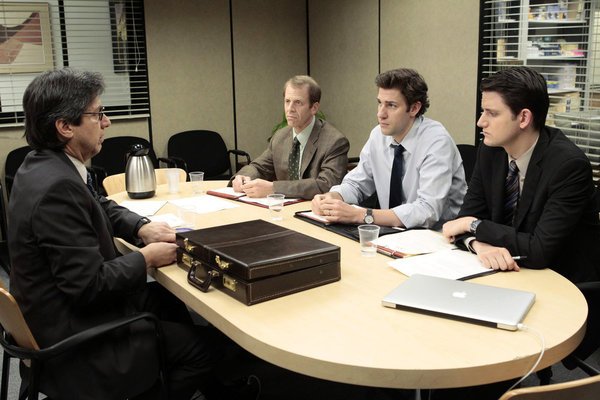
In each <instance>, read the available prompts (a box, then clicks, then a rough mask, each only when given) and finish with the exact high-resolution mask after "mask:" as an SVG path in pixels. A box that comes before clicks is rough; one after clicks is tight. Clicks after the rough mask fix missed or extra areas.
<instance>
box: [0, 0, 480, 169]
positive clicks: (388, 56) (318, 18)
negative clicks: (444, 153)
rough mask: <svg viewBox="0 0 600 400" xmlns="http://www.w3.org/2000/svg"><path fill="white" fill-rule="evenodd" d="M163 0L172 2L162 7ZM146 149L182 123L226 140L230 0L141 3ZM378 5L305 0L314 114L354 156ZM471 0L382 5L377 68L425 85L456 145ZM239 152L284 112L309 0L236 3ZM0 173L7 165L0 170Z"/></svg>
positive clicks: (469, 103)
mask: <svg viewBox="0 0 600 400" xmlns="http://www.w3.org/2000/svg"><path fill="white" fill-rule="evenodd" d="M165 5H168V6H165ZM144 6H145V12H146V31H147V49H148V64H149V71H148V76H149V85H150V101H151V114H152V119H151V124H152V135H153V140H154V148H155V151H156V153H157V155H158V156H163V155H166V143H167V140H168V138H169V137H170V136H171V135H172V134H173V133H176V132H179V131H182V130H186V129H197V128H205V129H212V130H215V131H217V132H220V133H221V134H222V135H223V137H224V139H225V141H226V143H227V145H228V147H230V148H233V147H234V106H233V99H232V97H233V76H232V65H231V41H230V27H229V1H228V0H198V1H186V0H170V1H168V2H167V1H162V0H146V1H145V2H144ZM377 7H378V1H377V0H328V1H319V0H311V1H309V10H308V12H309V20H310V21H309V27H310V28H309V29H310V61H311V66H310V70H311V74H312V75H313V76H314V77H315V78H316V79H317V81H319V83H320V84H321V86H322V87H323V99H322V103H321V107H322V110H323V111H324V112H325V113H326V115H327V119H328V120H329V121H331V122H332V123H333V124H334V125H336V126H337V127H338V128H340V130H342V131H343V132H344V133H346V135H347V136H348V137H349V138H350V142H351V149H350V155H351V156H352V155H358V153H359V151H360V148H361V147H362V145H363V144H364V142H365V140H366V138H367V135H368V132H369V131H370V130H371V128H372V127H373V126H374V125H375V124H376V123H377V121H376V101H375V97H376V88H375V85H374V83H373V80H374V78H375V76H376V75H377V73H378V63H379V60H378V43H377V38H378V28H379V26H378V12H379V10H378V8H377ZM478 22H479V3H478V2H477V1H476V0H446V1H443V2H440V1H435V0H420V1H416V0H404V1H397V0H381V27H380V28H381V44H380V45H381V69H382V70H386V69H390V68H396V67H399V66H405V67H413V68H416V69H417V70H419V71H420V72H421V73H422V74H423V75H424V77H425V79H426V80H427V82H428V84H429V88H430V97H431V103H432V106H431V109H430V110H429V111H428V113H427V116H429V117H431V118H434V119H437V120H439V121H441V122H442V123H443V124H444V125H445V126H446V127H447V128H448V130H449V131H450V133H451V134H452V136H453V137H454V139H455V140H456V142H457V143H473V138H474V126H475V101H476V73H477V45H478V44H477V37H478ZM233 28H234V55H235V85H236V92H235V93H236V107H235V110H236V113H237V132H238V148H241V149H244V150H247V151H249V152H250V154H251V156H252V157H253V158H254V157H257V156H258V155H259V154H260V153H261V152H262V150H263V149H264V148H265V147H266V145H267V142H266V139H267V137H268V135H269V133H270V131H271V128H272V127H273V126H274V125H275V124H277V123H278V122H279V121H280V120H281V118H282V111H283V108H282V97H281V87H282V85H283V83H284V81H285V80H286V79H287V78H289V77H290V76H292V75H295V74H301V73H306V71H307V65H306V64H307V42H306V36H307V35H306V9H305V2H299V1H295V0H256V1H252V2H248V1H245V0H234V1H233ZM22 132H23V129H22V128H13V129H0V157H1V158H0V159H1V160H4V159H5V158H6V154H7V153H8V151H9V150H11V149H12V148H16V147H19V146H22V145H23V144H24V141H23V140H21V139H20V137H21V135H22ZM106 134H107V136H117V135H133V136H141V137H148V135H149V128H148V123H147V120H145V119H135V120H132V121H123V120H118V121H117V120H115V121H113V126H112V127H111V128H110V129H109V130H107V133H106ZM0 173H1V174H2V175H4V163H3V162H2V163H1V165H0Z"/></svg>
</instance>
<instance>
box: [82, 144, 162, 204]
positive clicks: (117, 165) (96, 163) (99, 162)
mask: <svg viewBox="0 0 600 400" xmlns="http://www.w3.org/2000/svg"><path fill="white" fill-rule="evenodd" d="M138 143H140V144H143V145H144V146H146V147H148V148H149V149H150V151H149V152H148V155H149V156H150V159H151V160H152V165H154V168H158V159H157V157H156V153H154V149H153V148H152V145H151V144H150V142H148V141H147V140H146V139H144V138H141V137H136V136H117V137H112V138H107V139H104V142H103V143H102V150H100V153H98V154H96V155H95V156H94V157H92V161H91V169H92V170H93V171H94V173H95V175H96V183H95V185H96V186H97V187H96V190H97V191H98V190H99V189H100V190H99V193H102V194H105V193H104V188H103V187H101V186H100V183H102V181H104V178H106V177H107V176H109V175H116V174H120V173H121V172H125V167H126V166H127V155H128V154H129V150H130V149H131V146H133V145H134V144H138ZM92 178H94V174H92Z"/></svg>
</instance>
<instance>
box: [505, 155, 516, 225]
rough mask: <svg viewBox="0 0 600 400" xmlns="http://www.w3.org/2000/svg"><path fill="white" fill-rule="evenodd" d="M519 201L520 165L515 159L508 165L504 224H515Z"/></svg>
mask: <svg viewBox="0 0 600 400" xmlns="http://www.w3.org/2000/svg"><path fill="white" fill-rule="evenodd" d="M518 201H519V167H517V163H516V162H515V160H512V161H511V162H510V164H509V165H508V175H506V181H505V182H504V225H510V226H512V225H513V224H514V218H515V211H516V209H517V202H518Z"/></svg>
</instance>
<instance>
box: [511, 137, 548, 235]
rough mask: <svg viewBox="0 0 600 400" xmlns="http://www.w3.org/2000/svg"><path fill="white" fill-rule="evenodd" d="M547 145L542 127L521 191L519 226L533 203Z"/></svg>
mask: <svg viewBox="0 0 600 400" xmlns="http://www.w3.org/2000/svg"><path fill="white" fill-rule="evenodd" d="M547 147H548V135H547V134H546V133H545V131H544V130H543V129H542V131H541V132H540V137H539V139H538V142H537V144H536V146H535V149H533V154H531V160H529V165H528V166H527V175H526V176H525V182H523V192H522V193H521V198H520V199H519V204H518V206H517V224H516V227H517V228H518V227H519V226H520V225H521V223H522V222H523V219H524V218H525V216H526V215H527V214H528V211H529V208H530V207H531V203H532V202H533V197H534V195H535V193H536V191H537V187H538V184H539V182H540V176H541V174H542V168H541V167H540V165H539V164H540V162H541V161H542V159H543V157H544V152H545V151H546V148H547Z"/></svg>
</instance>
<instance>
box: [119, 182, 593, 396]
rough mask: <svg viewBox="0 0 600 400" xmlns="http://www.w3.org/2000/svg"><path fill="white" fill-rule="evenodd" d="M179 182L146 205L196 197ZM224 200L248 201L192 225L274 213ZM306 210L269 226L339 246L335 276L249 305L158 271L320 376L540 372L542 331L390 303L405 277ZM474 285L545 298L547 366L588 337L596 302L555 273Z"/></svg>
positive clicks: (452, 380)
mask: <svg viewBox="0 0 600 400" xmlns="http://www.w3.org/2000/svg"><path fill="white" fill-rule="evenodd" d="M225 186H226V182H224V181H206V182H204V190H210V189H217V188H222V187H225ZM179 189H180V190H179V193H168V189H167V186H166V185H159V186H158V188H157V191H156V195H155V196H154V197H153V198H151V199H148V200H152V201H154V200H175V199H180V198H187V197H193V196H197V195H195V194H193V192H192V189H191V183H190V182H187V183H181V184H180V187H179ZM205 195H206V194H205ZM110 198H112V199H113V200H115V201H117V202H118V203H121V202H123V201H125V200H128V201H129V200H131V199H129V197H128V196H127V194H126V193H125V192H122V193H118V194H115V195H113V196H110ZM223 200H224V201H228V202H234V203H235V204H236V205H239V207H236V208H232V209H227V210H220V211H215V212H211V213H204V214H195V216H194V217H195V221H194V226H195V228H197V229H200V228H207V227H212V226H217V225H224V224H230V223H236V222H242V221H248V220H253V219H265V220H269V210H268V209H266V208H261V207H258V206H255V205H250V204H245V203H242V202H240V201H235V200H225V199H223ZM139 201H146V200H139ZM308 209H310V202H301V203H297V204H293V205H288V206H285V207H284V210H283V220H281V221H271V222H273V223H275V224H278V225H281V226H284V227H286V228H290V229H294V230H297V231H299V232H302V233H304V234H307V235H310V236H313V237H316V238H318V239H321V240H324V241H327V242H329V243H332V244H335V245H338V246H340V248H341V280H340V281H338V282H335V283H331V284H327V285H324V286H320V287H317V288H313V289H310V290H306V291H302V292H299V293H295V294H292V295H288V296H285V297H281V298H278V299H274V300H269V301H266V302H263V303H259V304H255V305H252V306H246V305H245V304H242V303H240V302H238V301H237V300H235V299H233V298H232V297H229V296H228V295H226V294H224V293H222V292H220V291H218V290H216V289H214V288H211V289H210V290H209V291H208V292H206V293H203V292H201V291H199V290H198V289H196V288H194V287H193V286H191V285H190V284H189V283H188V282H187V271H186V270H185V269H183V268H181V267H179V266H177V265H176V264H173V265H169V266H165V267H162V268H158V269H156V270H154V271H152V272H151V274H152V276H153V277H154V278H155V279H156V280H157V281H158V282H159V283H160V284H162V285H163V286H164V287H166V288H167V289H168V290H170V291H171V292H172V293H174V294H175V295H176V296H177V297H179V298H180V299H181V300H183V301H184V302H185V303H186V304H187V305H188V306H189V307H190V308H191V309H193V310H194V311H195V312H197V313H198V314H199V315H201V316H202V317H203V318H205V319H206V320H207V321H209V322H210V323H211V324H213V325H214V326H215V327H217V328H218V329H220V330H221V331H222V332H224V333H225V334H226V335H227V336H229V337H230V338H231V339H233V340H234V341H235V342H237V343H238V344H239V345H240V346H242V347H243V348H245V349H246V350H248V351H249V352H251V353H253V354H254V355H256V356H258V357H260V358H262V359H264V360H266V361H268V362H270V363H272V364H275V365H278V366H280V367H283V368H287V369H289V370H292V371H296V372H299V373H302V374H306V375H309V376H313V377H317V378H321V379H327V380H331V381H336V382H343V383H350V384H357V385H365V386H377V387H387V388H406V389H411V388H414V389H418V388H421V389H434V388H451V387H464V386H472V385H481V384H487V383H492V382H498V381H503V380H507V379H512V378H518V377H520V376H522V375H524V374H526V373H527V372H528V371H529V370H530V369H531V368H532V366H533V365H534V363H535V361H536V360H537V358H538V355H539V353H540V350H541V347H542V342H541V339H540V337H539V336H538V335H537V334H536V333H534V332H533V331H530V330H519V331H507V330H502V329H497V328H491V327H487V326H483V325H478V324H473V323H467V322H462V321H457V320H452V319H447V318H442V317H436V316H428V315H425V314H421V313H416V312H409V311H400V310H396V309H392V308H387V307H384V306H382V304H381V299H382V297H383V296H384V295H386V294H387V293H389V292H390V291H391V290H392V289H394V288H395V287H397V286H398V285H399V284H401V283H402V282H403V281H404V280H406V279H407V277H406V276H405V275H403V274H401V273H400V272H398V271H396V270H395V269H393V268H392V267H390V266H389V265H387V261H390V260H391V258H389V257H387V256H384V255H382V254H377V255H376V256H375V257H372V258H366V257H362V256H361V252H360V245H359V243H357V242H355V241H353V240H351V239H347V238H345V237H342V236H339V235H337V234H334V233H332V232H329V231H326V230H325V229H322V228H321V227H318V226H315V225H312V224H309V223H307V222H304V221H302V220H299V219H297V218H294V217H293V215H294V212H296V211H300V210H308ZM165 213H173V214H175V215H177V213H178V211H177V206H175V205H174V204H172V203H169V202H167V203H166V204H165V205H164V206H163V207H162V208H161V209H160V210H159V211H158V212H157V214H165ZM274 245H275V244H274ZM120 247H123V243H121V246H120ZM127 248H128V249H130V250H135V248H133V247H132V246H127ZM470 282H476V283H481V284H486V285H492V286H500V287H507V288H513V289H519V290H525V291H531V292H534V293H536V300H535V303H534V305H533V306H532V308H531V310H530V311H529V313H528V314H527V316H526V317H525V319H524V320H523V324H524V325H526V326H529V327H532V328H535V329H536V330H538V331H540V332H541V333H542V334H543V336H544V340H545V346H546V347H545V353H544V355H543V358H542V359H541V362H540V364H539V365H538V367H537V369H538V370H539V369H542V368H545V367H547V366H550V365H552V364H554V363H556V362H558V361H560V360H561V359H563V358H564V357H565V356H567V355H568V354H569V353H571V352H572V351H573V350H574V349H575V348H576V347H577V345H578V344H579V343H580V342H581V340H582V338H583V335H584V333H585V321H586V316H587V303H586V301H585V299H584V297H583V295H582V294H581V292H580V291H579V290H578V289H577V288H576V287H575V286H574V285H573V284H572V283H571V282H570V281H568V280H567V279H565V278H563V277H562V276H561V275H559V274H557V273H556V272H554V271H552V270H550V269H544V270H530V269H521V271H520V272H502V273H496V274H491V275H487V276H482V277H478V278H474V279H471V280H470Z"/></svg>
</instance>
